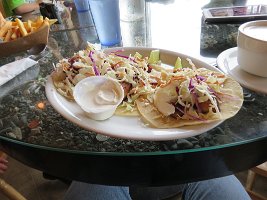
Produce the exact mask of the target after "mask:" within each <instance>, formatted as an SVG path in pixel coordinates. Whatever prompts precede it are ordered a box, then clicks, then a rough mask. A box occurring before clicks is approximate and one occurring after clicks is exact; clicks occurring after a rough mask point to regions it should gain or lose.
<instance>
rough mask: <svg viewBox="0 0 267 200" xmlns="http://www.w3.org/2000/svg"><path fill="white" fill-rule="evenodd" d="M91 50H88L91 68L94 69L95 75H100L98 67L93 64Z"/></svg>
mask: <svg viewBox="0 0 267 200" xmlns="http://www.w3.org/2000/svg"><path fill="white" fill-rule="evenodd" d="M93 53H94V52H93V51H90V53H89V55H88V56H89V58H90V59H91V61H92V63H93V69H94V72H95V75H96V76H100V73H99V70H98V68H97V67H96V64H95V60H94V58H93Z"/></svg>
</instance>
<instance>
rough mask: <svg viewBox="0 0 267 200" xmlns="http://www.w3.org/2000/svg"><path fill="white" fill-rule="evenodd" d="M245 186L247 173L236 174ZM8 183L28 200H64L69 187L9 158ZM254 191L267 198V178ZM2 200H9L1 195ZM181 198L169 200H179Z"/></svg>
mask: <svg viewBox="0 0 267 200" xmlns="http://www.w3.org/2000/svg"><path fill="white" fill-rule="evenodd" d="M236 175H237V177H238V178H239V180H240V181H241V182H242V183H243V184H244V183H245V181H246V175H247V172H240V173H238V174H236ZM1 178H3V179H4V180H5V181H6V182H7V183H9V184H10V185H12V186H13V187H14V188H16V189H17V190H18V191H19V192H20V193H22V194H23V195H24V196H25V197H26V198H27V199H28V200H60V199H63V196H64V193H65V192H66V190H67V188H68V185H67V184H65V183H63V182H61V181H59V180H47V179H44V178H43V176H42V172H40V171H38V170H35V169H32V168H29V167H27V166H25V165H24V164H22V163H20V162H18V161H16V160H14V159H12V158H10V157H9V168H8V171H7V172H6V173H5V174H4V175H1ZM254 190H255V191H256V192H259V193H260V194H262V195H264V196H266V197H267V178H263V177H257V179H256V183H255V187H254ZM0 199H1V200H8V199H7V198H6V197H5V196H4V195H3V194H1V193H0ZM178 199H180V198H179V197H175V198H170V199H168V200H178Z"/></svg>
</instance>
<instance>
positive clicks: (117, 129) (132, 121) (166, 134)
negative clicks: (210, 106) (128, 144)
mask: <svg viewBox="0 0 267 200" xmlns="http://www.w3.org/2000/svg"><path fill="white" fill-rule="evenodd" d="M118 49H121V48H113V49H107V50H106V51H116V50H118ZM123 49H124V51H123V52H120V54H124V55H129V54H134V53H135V52H139V53H140V54H141V55H144V56H148V55H149V54H150V52H151V50H152V48H131V47H124V48H123ZM177 56H179V57H181V58H190V59H191V60H192V61H193V63H194V64H195V65H196V66H198V67H205V68H208V69H211V70H214V71H218V69H216V68H214V67H212V66H210V65H208V64H206V63H204V62H202V61H200V60H197V59H195V58H192V57H190V56H187V55H184V54H180V53H175V52H171V51H167V50H161V49H160V58H161V61H162V62H163V63H165V64H168V65H174V63H175V61H176V59H177ZM45 91H46V96H47V98H48V101H49V102H50V103H51V105H52V106H53V107H54V109H55V110H56V111H57V112H58V113H60V114H61V115H62V116H63V117H64V118H66V119H67V120H69V121H71V122H73V123H75V124H77V125H78V126H80V127H82V128H84V129H86V130H89V131H94V132H96V133H99V134H103V135H106V136H109V137H116V138H124V139H133V140H146V141H164V140H173V139H180V138H187V137H192V136H195V135H199V134H201V133H204V132H206V131H208V130H211V129H213V128H215V127H216V126H218V125H219V124H221V123H222V122H223V121H224V120H220V121H216V122H212V123H207V124H201V125H194V126H184V127H181V128H171V129H157V128H151V127H148V126H146V125H144V123H143V122H142V121H141V119H140V118H139V117H125V116H112V117H111V118H109V119H107V120H105V121H95V120H92V119H90V118H88V117H87V116H86V114H85V113H84V111H83V110H82V109H81V108H80V107H79V106H78V104H76V103H75V102H72V101H68V100H67V99H66V98H64V97H63V96H61V95H60V94H59V93H58V92H57V91H56V88H55V87H54V84H53V82H52V78H51V77H48V80H47V82H46V88H45Z"/></svg>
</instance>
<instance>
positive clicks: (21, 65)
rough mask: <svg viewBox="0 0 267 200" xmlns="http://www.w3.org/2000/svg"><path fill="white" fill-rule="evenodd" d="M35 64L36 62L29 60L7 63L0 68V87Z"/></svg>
mask: <svg viewBox="0 0 267 200" xmlns="http://www.w3.org/2000/svg"><path fill="white" fill-rule="evenodd" d="M35 64H37V62H36V61H34V60H32V59H30V58H23V59H20V60H16V61H14V62H12V63H8V64H6V65H3V66H1V67H0V86H1V85H3V84H5V83H6V82H8V81H9V80H10V79H12V78H14V77H15V76H17V75H19V74H20V73H22V72H23V71H25V70H26V69H28V68H30V67H32V66H33V65H35Z"/></svg>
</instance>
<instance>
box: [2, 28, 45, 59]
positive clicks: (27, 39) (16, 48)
mask: <svg viewBox="0 0 267 200" xmlns="http://www.w3.org/2000/svg"><path fill="white" fill-rule="evenodd" d="M48 35H49V25H46V26H43V27H41V28H40V29H38V30H37V31H36V32H33V33H31V34H29V35H27V36H24V37H21V38H18V39H16V40H12V41H9V42H3V43H0V57H4V56H9V55H11V54H14V53H19V52H22V51H26V50H28V49H30V48H32V47H33V46H35V45H38V44H47V42H48Z"/></svg>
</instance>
